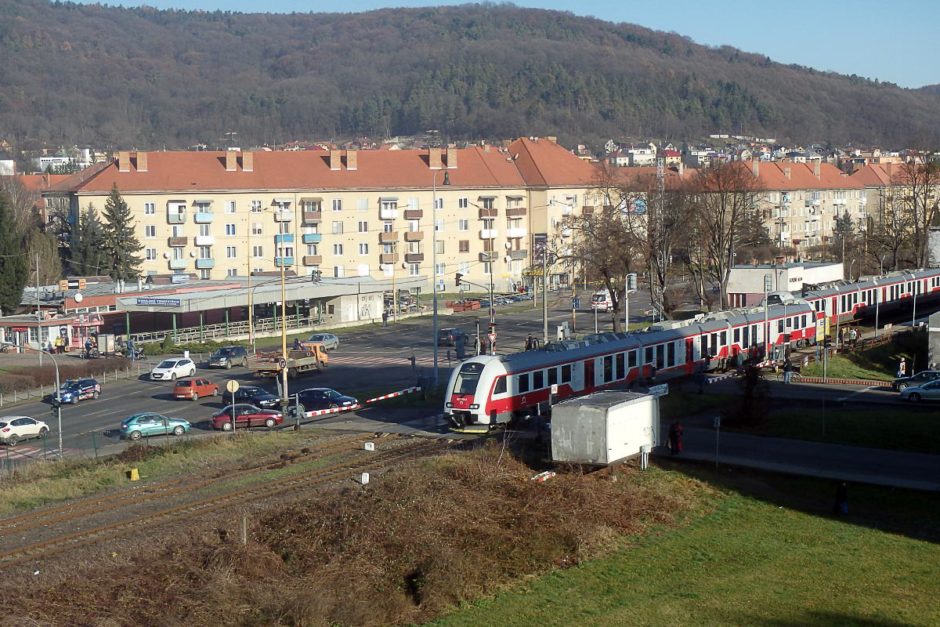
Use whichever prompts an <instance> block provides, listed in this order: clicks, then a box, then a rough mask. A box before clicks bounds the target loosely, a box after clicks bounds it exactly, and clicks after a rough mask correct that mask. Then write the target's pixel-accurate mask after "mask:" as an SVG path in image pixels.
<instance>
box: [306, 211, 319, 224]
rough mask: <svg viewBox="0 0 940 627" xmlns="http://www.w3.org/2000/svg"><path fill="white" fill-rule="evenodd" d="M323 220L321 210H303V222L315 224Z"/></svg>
mask: <svg viewBox="0 0 940 627" xmlns="http://www.w3.org/2000/svg"><path fill="white" fill-rule="evenodd" d="M321 220H323V212H322V211H304V224H315V223H317V222H320V221H321Z"/></svg>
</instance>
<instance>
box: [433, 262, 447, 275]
mask: <svg viewBox="0 0 940 627" xmlns="http://www.w3.org/2000/svg"><path fill="white" fill-rule="evenodd" d="M436 269H437V273H436V274H437V276H441V275H442V274H444V273H445V272H447V264H443V263H439V264H437V266H436Z"/></svg>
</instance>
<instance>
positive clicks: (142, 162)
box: [137, 150, 147, 172]
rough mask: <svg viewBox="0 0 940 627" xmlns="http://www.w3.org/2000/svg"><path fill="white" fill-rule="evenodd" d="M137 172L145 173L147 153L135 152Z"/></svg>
mask: <svg viewBox="0 0 940 627" xmlns="http://www.w3.org/2000/svg"><path fill="white" fill-rule="evenodd" d="M137 171H138V172H146V171H147V153H146V152H141V151H139V150H138V151H137Z"/></svg>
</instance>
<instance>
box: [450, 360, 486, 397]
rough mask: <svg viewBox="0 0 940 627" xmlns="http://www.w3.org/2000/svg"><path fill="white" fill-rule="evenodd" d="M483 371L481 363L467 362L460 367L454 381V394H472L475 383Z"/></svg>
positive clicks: (474, 389)
mask: <svg viewBox="0 0 940 627" xmlns="http://www.w3.org/2000/svg"><path fill="white" fill-rule="evenodd" d="M482 373H483V364H479V363H469V364H464V365H463V366H461V367H460V372H459V373H458V374H457V380H456V381H455V382H454V394H474V393H476V391H477V383H478V382H479V381H480V375H481V374H482Z"/></svg>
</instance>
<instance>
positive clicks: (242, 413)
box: [212, 403, 284, 431]
mask: <svg viewBox="0 0 940 627" xmlns="http://www.w3.org/2000/svg"><path fill="white" fill-rule="evenodd" d="M233 409H234V411H235V427H236V428H238V429H244V428H246V427H267V428H268V429H272V428H274V427H276V426H278V425H279V424H281V423H282V422H284V417H283V416H282V415H281V412H280V411H278V410H276V409H261V408H260V407H255V406H254V405H249V404H248V403H235V405H229V406H228V407H226V408H225V409H223V410H222V411H220V412H219V413H217V414H215V415H213V416H212V428H213V429H222V430H223V431H231V430H232V410H233Z"/></svg>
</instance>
